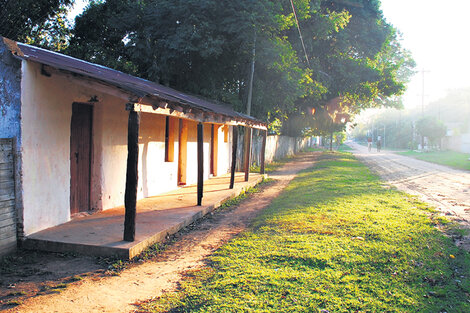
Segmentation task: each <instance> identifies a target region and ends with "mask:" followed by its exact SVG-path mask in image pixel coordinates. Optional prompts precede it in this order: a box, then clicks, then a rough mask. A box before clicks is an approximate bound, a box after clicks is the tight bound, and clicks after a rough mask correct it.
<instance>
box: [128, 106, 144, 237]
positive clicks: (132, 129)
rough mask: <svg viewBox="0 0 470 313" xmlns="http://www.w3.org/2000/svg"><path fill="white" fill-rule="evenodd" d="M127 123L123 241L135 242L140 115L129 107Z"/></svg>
mask: <svg viewBox="0 0 470 313" xmlns="http://www.w3.org/2000/svg"><path fill="white" fill-rule="evenodd" d="M128 109H129V121H128V130H127V173H126V192H125V194H124V205H125V208H126V213H125V217H124V241H134V240H135V217H136V210H137V182H138V175H139V173H138V162H139V126H140V114H139V113H138V112H136V111H135V110H134V107H133V106H132V107H129V108H128Z"/></svg>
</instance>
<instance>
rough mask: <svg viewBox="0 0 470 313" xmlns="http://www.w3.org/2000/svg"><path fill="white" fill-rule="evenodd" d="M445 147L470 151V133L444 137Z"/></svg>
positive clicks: (458, 150)
mask: <svg viewBox="0 0 470 313" xmlns="http://www.w3.org/2000/svg"><path fill="white" fill-rule="evenodd" d="M442 148H443V149H449V150H453V151H457V152H463V153H470V133H465V134H460V135H455V136H448V137H445V138H444V139H443V147H442Z"/></svg>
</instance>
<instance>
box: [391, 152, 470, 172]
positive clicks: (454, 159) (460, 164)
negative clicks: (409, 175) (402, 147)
mask: <svg viewBox="0 0 470 313" xmlns="http://www.w3.org/2000/svg"><path fill="white" fill-rule="evenodd" d="M398 154H401V155H405V156H409V157H413V158H416V159H419V160H423V161H428V162H431V163H436V164H441V165H446V166H450V167H454V168H458V169H462V170H467V171H468V170H470V161H469V160H468V158H469V157H470V155H469V154H468V153H462V152H455V151H450V150H447V151H433V152H415V151H406V152H401V153H398Z"/></svg>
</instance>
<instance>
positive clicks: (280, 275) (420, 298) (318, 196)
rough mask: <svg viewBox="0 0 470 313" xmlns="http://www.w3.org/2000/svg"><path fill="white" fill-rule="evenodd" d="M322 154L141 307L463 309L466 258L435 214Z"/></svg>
mask: <svg viewBox="0 0 470 313" xmlns="http://www.w3.org/2000/svg"><path fill="white" fill-rule="evenodd" d="M433 212H434V211H433V210H431V209H429V208H428V207H427V206H426V205H424V204H423V203H420V202H419V201H417V200H416V199H415V198H412V197H411V196H407V195H404V194H402V193H400V192H397V191H395V190H393V189H388V190H386V189H384V188H383V187H382V185H381V183H380V181H379V180H378V178H377V177H376V176H374V175H372V174H371V173H370V172H369V170H368V169H367V168H366V167H365V166H364V165H362V164H360V163H359V162H358V161H357V160H355V159H354V158H353V157H352V156H351V155H349V154H344V153H330V154H324V155H323V157H322V158H321V160H319V161H318V162H317V163H316V164H315V166H314V167H313V168H312V169H310V170H306V171H304V172H303V173H302V174H300V175H299V176H298V177H297V178H296V179H295V180H294V181H293V182H292V183H291V184H290V185H289V186H288V187H287V190H286V191H285V192H284V193H283V194H282V195H281V196H280V197H279V198H277V199H275V200H274V201H273V203H272V204H271V205H270V207H269V208H267V209H266V210H265V211H264V212H263V213H262V214H261V216H259V217H258V218H257V219H256V221H255V222H254V225H253V227H252V228H251V230H249V231H247V232H245V233H244V234H242V235H240V236H238V237H237V238H235V239H234V240H232V241H230V242H229V243H227V244H226V245H224V246H223V247H222V248H221V249H219V250H218V251H217V252H216V253H215V254H214V255H213V256H211V257H210V258H209V265H208V266H207V267H205V268H202V269H198V270H193V271H191V272H189V273H187V276H186V278H185V279H183V281H182V282H181V285H180V289H179V290H178V291H176V292H169V293H166V294H164V295H163V296H162V297H161V298H158V299H155V300H152V301H151V302H149V303H146V304H144V307H143V308H141V309H140V310H141V311H142V312H444V311H445V312H467V311H469V309H470V304H469V302H468V300H469V296H468V292H469V291H470V281H469V280H468V277H467V276H468V273H469V272H468V269H469V266H470V256H469V255H468V253H466V252H465V251H463V250H460V249H459V248H457V247H456V246H455V245H454V244H453V242H452V240H451V239H450V238H448V237H446V236H444V235H443V234H442V233H441V232H440V231H439V230H438V229H437V228H436V227H435V226H436V225H438V226H439V227H443V228H445V227H446V226H444V225H442V223H444V222H446V221H445V220H443V219H442V218H440V217H438V216H436V215H434V213H433Z"/></svg>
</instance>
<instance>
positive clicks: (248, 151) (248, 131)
mask: <svg viewBox="0 0 470 313" xmlns="http://www.w3.org/2000/svg"><path fill="white" fill-rule="evenodd" d="M250 156H251V128H250V127H246V128H245V181H248V178H249V175H250Z"/></svg>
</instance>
